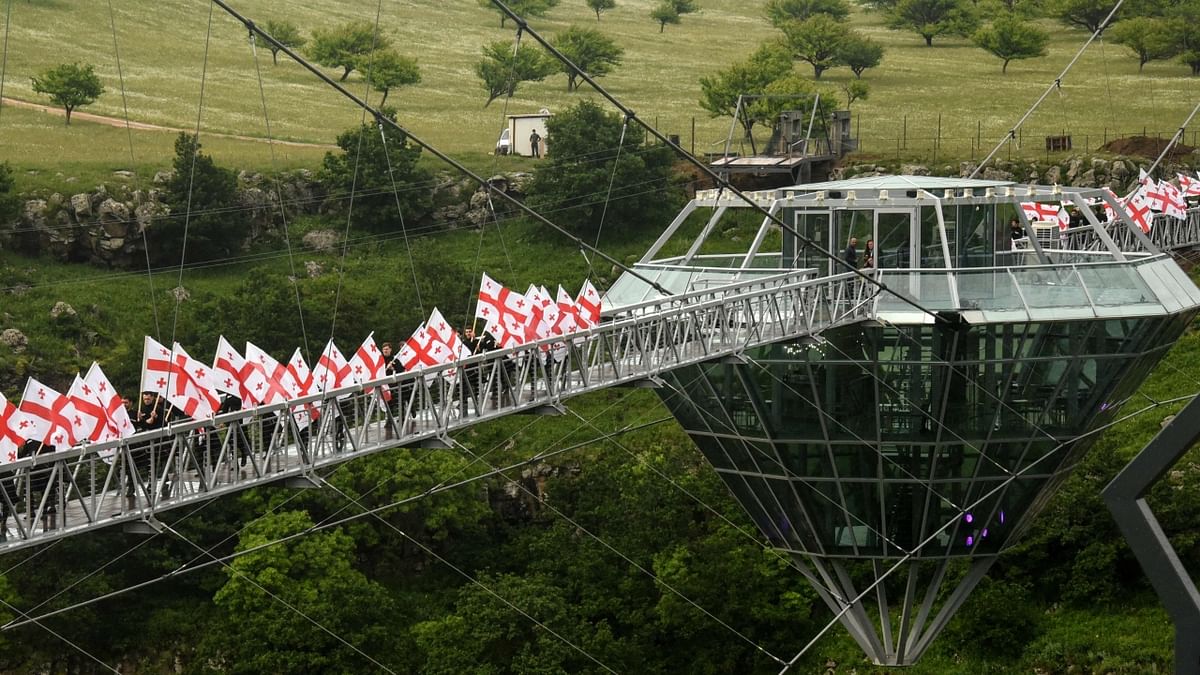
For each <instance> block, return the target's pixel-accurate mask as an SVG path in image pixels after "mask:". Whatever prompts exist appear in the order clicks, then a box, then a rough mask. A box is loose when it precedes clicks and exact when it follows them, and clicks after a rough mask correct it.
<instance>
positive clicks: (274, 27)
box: [263, 20, 307, 65]
mask: <svg viewBox="0 0 1200 675" xmlns="http://www.w3.org/2000/svg"><path fill="white" fill-rule="evenodd" d="M263 30H265V31H267V34H268V35H270V36H271V37H273V38H275V40H276V41H278V42H279V43H280V44H282V45H283V46H284V47H287V48H288V49H293V50H294V49H300V48H301V47H303V46H304V43H305V42H307V40H305V39H304V36H303V35H301V34H300V29H299V28H297V27H296V24H294V23H292V22H291V21H271V20H268V21H267V24H266V26H264V27H263ZM267 48H268V49H270V50H271V63H274V64H275V65H279V46H278V45H276V44H274V43H272V42H268V43H267Z"/></svg>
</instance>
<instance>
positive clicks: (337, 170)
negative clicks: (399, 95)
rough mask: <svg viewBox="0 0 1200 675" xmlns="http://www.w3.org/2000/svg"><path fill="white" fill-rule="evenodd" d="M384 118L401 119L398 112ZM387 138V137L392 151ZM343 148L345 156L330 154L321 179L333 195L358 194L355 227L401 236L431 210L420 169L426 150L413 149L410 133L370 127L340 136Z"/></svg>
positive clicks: (384, 126)
mask: <svg viewBox="0 0 1200 675" xmlns="http://www.w3.org/2000/svg"><path fill="white" fill-rule="evenodd" d="M383 114H384V116H385V117H387V118H388V119H390V120H395V119H396V115H395V112H394V111H392V110H385V111H384V112H383ZM381 130H382V133H381ZM381 136H386V145H385V142H384V138H382V137H381ZM337 145H338V147H339V148H341V149H342V151H341V152H340V153H334V152H328V153H325V160H324V162H323V164H322V168H321V178H322V180H324V181H325V184H326V185H327V186H328V190H329V194H331V195H347V194H350V191H351V190H352V189H353V190H357V191H358V194H357V196H355V198H354V213H353V218H354V220H353V222H354V224H355V225H357V226H359V227H362V228H364V229H368V230H374V231H377V232H395V231H398V230H399V229H400V219H401V217H403V218H404V220H405V221H414V220H416V219H418V218H420V217H422V216H424V215H425V213H426V212H427V211H428V210H429V207H430V196H429V190H426V189H420V188H419V186H420V185H422V184H424V183H425V182H426V181H428V180H429V175H428V173H427V172H426V171H425V170H424V169H421V168H420V167H418V166H417V161H418V160H419V159H420V157H421V149H420V148H419V147H417V146H415V145H409V143H408V136H407V135H405V134H404V132H402V131H400V130H398V129H396V128H395V127H393V126H391V125H389V124H375V123H374V122H368V123H367V124H363V125H361V126H358V127H352V128H350V129H347V130H346V131H343V132H342V133H341V134H338V137H337ZM385 150H386V152H385ZM393 189H394V190H395V192H393ZM397 202H398V203H397ZM339 205H340V204H339ZM397 209H399V212H397Z"/></svg>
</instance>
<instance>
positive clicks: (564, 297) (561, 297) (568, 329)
mask: <svg viewBox="0 0 1200 675" xmlns="http://www.w3.org/2000/svg"><path fill="white" fill-rule="evenodd" d="M556 304H557V305H558V323H557V324H556V325H555V326H554V330H555V331H557V332H558V334H559V335H565V334H567V333H574V332H575V331H577V330H580V329H581V328H583V326H581V325H580V322H579V308H578V307H576V306H575V300H574V299H572V298H571V294H570V293H568V292H567V290H566V289H565V288H563V287H562V286H559V287H558V302H557V303H556Z"/></svg>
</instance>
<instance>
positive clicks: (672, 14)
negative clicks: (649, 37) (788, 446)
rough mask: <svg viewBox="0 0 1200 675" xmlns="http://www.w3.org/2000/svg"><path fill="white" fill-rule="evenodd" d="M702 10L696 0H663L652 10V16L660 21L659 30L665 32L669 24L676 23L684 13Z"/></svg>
mask: <svg viewBox="0 0 1200 675" xmlns="http://www.w3.org/2000/svg"><path fill="white" fill-rule="evenodd" d="M698 11H700V8H699V7H698V6H697V5H696V0H662V1H661V2H659V3H658V5H657V6H655V7H654V9H652V10H650V18H651V19H654V20H655V21H657V22H658V32H660V33H661V32H663V31H664V30H666V28H667V24H671V25H676V24H678V23H679V22H680V21H681V20H682V17H683V15H684V14H692V13H693V12H698Z"/></svg>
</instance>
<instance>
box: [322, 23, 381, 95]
mask: <svg viewBox="0 0 1200 675" xmlns="http://www.w3.org/2000/svg"><path fill="white" fill-rule="evenodd" d="M388 47H391V41H390V40H388V38H387V37H386V36H385V35H383V34H382V33H377V32H376V30H375V26H374V25H373V24H372V23H370V22H369V21H352V22H350V23H347V24H343V25H341V26H336V27H333V28H330V29H328V30H322V29H319V28H318V29H317V30H314V31H313V35H312V44H310V45H309V48H308V55H309V56H311V57H312V59H313V61H316V62H317V63H319V64H321V65H322V66H325V67H326V68H341V69H342V77H341V81H342V82H345V81H346V78H348V77H350V73H352V72H354V69H355V68H357V67H359V66H360V65H362V64H363V63H365V62H364V61H363V57H364V56H366V55H368V54H370V53H371V52H373V51H375V50H379V49H387V48H388Z"/></svg>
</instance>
